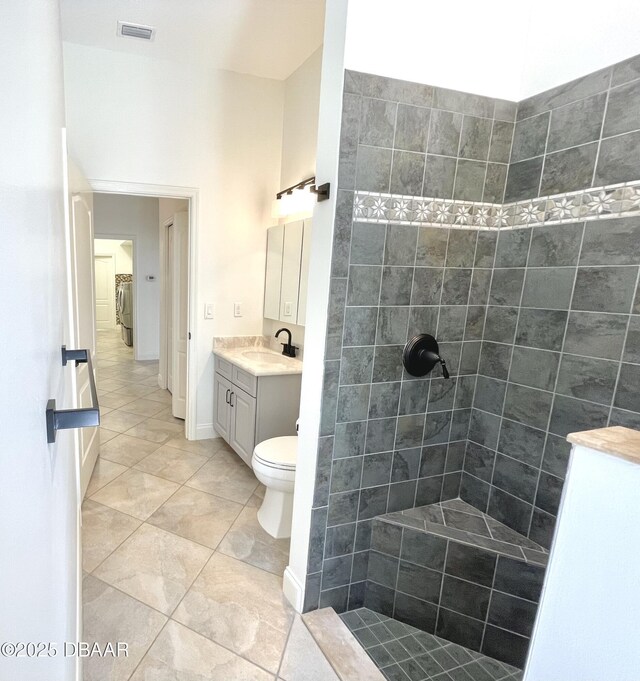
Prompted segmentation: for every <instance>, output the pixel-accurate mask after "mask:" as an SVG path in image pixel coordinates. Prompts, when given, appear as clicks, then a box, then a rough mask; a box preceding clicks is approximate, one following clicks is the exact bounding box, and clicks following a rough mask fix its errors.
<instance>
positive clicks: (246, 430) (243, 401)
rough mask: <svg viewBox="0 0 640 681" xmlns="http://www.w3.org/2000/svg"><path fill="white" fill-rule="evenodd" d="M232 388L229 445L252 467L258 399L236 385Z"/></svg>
mask: <svg viewBox="0 0 640 681" xmlns="http://www.w3.org/2000/svg"><path fill="white" fill-rule="evenodd" d="M232 388H233V392H232V394H231V440H230V441H229V444H230V445H231V446H232V447H233V449H235V450H236V452H238V454H240V456H241V457H242V458H243V459H244V462H245V463H246V464H247V465H248V466H251V457H252V456H253V448H254V446H255V437H256V398H255V397H251V395H249V394H248V393H246V392H244V390H240V388H238V387H237V386H235V385H234V386H232Z"/></svg>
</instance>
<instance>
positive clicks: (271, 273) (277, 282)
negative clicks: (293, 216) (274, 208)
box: [264, 225, 284, 319]
mask: <svg viewBox="0 0 640 681" xmlns="http://www.w3.org/2000/svg"><path fill="white" fill-rule="evenodd" d="M283 248H284V225H277V226H275V227H270V228H269V229H268V230H267V267H266V273H265V278H264V316H265V317H266V318H267V319H279V317H280V288H281V282H282V254H283Z"/></svg>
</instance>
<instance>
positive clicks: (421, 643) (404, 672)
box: [340, 608, 522, 681]
mask: <svg viewBox="0 0 640 681" xmlns="http://www.w3.org/2000/svg"><path fill="white" fill-rule="evenodd" d="M340 617H341V619H342V621H343V622H344V623H345V624H346V625H347V627H349V629H350V630H351V632H352V633H353V635H354V636H355V637H356V638H357V639H358V641H359V642H360V645H362V647H363V648H364V649H365V650H366V651H367V653H368V655H369V657H370V658H371V659H372V660H373V661H374V662H375V663H376V665H377V667H378V669H380V671H381V672H382V673H383V674H384V676H385V678H386V679H388V680H389V681H521V679H522V671H521V670H520V669H516V667H512V666H510V665H508V664H505V663H504V662H498V661H497V660H494V659H493V658H491V657H487V656H486V655H482V654H481V653H477V652H476V651H474V650H469V649H468V648H465V647H463V646H460V645H457V644H456V643H451V642H450V641H447V640H445V639H443V638H439V637H438V636H433V635H431V634H427V633H426V632H424V631H420V630H419V629H416V628H415V627H411V626H409V625H408V624H403V623H402V622H398V621H397V620H394V619H391V618H390V617H386V616H385V615H380V614H378V613H377V612H374V611H373V610H369V609H368V608H359V609H358V610H351V611H349V612H345V613H343V614H342V615H340Z"/></svg>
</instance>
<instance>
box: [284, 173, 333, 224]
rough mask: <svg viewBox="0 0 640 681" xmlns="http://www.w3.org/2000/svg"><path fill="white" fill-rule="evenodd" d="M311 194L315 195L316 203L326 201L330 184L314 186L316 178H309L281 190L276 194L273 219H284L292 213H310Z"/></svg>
mask: <svg viewBox="0 0 640 681" xmlns="http://www.w3.org/2000/svg"><path fill="white" fill-rule="evenodd" d="M312 194H315V195H316V199H317V201H326V200H327V199H328V198H329V194H330V184H329V182H325V183H324V184H321V185H320V186H319V187H318V186H316V178H315V177H309V178H307V179H306V180H302V182H298V184H294V185H293V186H291V187H287V189H283V190H282V191H279V192H278V193H277V194H276V200H275V201H274V209H273V211H272V213H273V216H274V217H285V216H287V215H292V214H293V213H302V212H305V211H310V210H311V208H312V204H313V198H312V197H311V195H312Z"/></svg>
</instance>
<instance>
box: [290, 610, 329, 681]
mask: <svg viewBox="0 0 640 681" xmlns="http://www.w3.org/2000/svg"><path fill="white" fill-rule="evenodd" d="M278 676H279V678H281V679H283V680H284V681H339V677H338V675H337V674H336V673H335V672H334V671H333V668H332V667H331V665H330V664H329V662H328V661H327V658H326V657H325V656H324V653H323V652H322V651H321V650H320V648H319V647H318V644H317V643H316V642H315V641H314V639H313V636H311V634H310V633H309V630H308V629H307V627H306V625H305V623H304V622H303V621H302V620H301V619H300V617H299V616H297V615H296V618H295V621H294V622H293V626H292V627H291V634H289V640H288V641H287V647H286V650H285V651H284V657H283V658H282V666H281V667H280V672H279V674H278Z"/></svg>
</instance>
